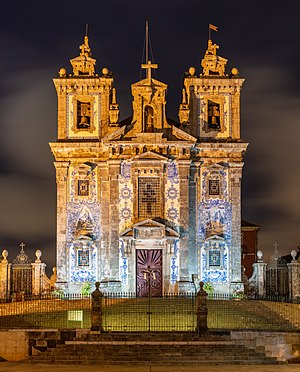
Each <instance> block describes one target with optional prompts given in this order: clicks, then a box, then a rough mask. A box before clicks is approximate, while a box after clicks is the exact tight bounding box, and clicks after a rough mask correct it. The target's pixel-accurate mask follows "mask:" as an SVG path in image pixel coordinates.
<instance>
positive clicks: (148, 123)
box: [144, 106, 154, 132]
mask: <svg viewBox="0 0 300 372" xmlns="http://www.w3.org/2000/svg"><path fill="white" fill-rule="evenodd" d="M144 123H145V132H154V110H153V108H152V107H151V106H146V107H145V111H144Z"/></svg>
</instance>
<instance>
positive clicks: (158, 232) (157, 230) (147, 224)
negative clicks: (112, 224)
mask: <svg viewBox="0 0 300 372" xmlns="http://www.w3.org/2000/svg"><path fill="white" fill-rule="evenodd" d="M120 237H122V238H134V239H164V238H173V239H177V238H179V234H178V233H177V231H175V230H173V229H171V228H169V227H166V226H165V225H164V224H162V223H160V222H157V221H154V220H151V219H146V220H144V221H141V222H138V223H135V224H133V225H132V226H131V227H130V228H127V229H126V230H124V231H122V232H121V233H120Z"/></svg>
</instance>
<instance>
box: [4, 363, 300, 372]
mask: <svg viewBox="0 0 300 372" xmlns="http://www.w3.org/2000/svg"><path fill="white" fill-rule="evenodd" d="M4 371H5V372H6V371H8V372H48V371H55V372H65V371H72V372H85V371H90V372H175V371H176V372H196V371H197V372H217V371H222V372H300V364H290V365H253V366H251V365H242V366H241V365H221V364H220V365H213V366H212V365H207V366H206V365H202V366H193V367H184V366H151V365H149V366H112V365H110V366H93V365H58V364H51V365H45V364H27V363H14V362H2V363H0V372H4Z"/></svg>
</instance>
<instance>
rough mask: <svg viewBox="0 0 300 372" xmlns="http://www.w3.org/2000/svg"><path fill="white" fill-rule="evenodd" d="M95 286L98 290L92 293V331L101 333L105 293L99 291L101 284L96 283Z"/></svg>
mask: <svg viewBox="0 0 300 372" xmlns="http://www.w3.org/2000/svg"><path fill="white" fill-rule="evenodd" d="M95 286H96V289H95V290H94V291H93V292H92V293H91V296H92V312H91V323H92V325H91V331H100V332H101V330H102V298H103V293H102V292H101V291H100V290H99V287H100V282H96V283H95Z"/></svg>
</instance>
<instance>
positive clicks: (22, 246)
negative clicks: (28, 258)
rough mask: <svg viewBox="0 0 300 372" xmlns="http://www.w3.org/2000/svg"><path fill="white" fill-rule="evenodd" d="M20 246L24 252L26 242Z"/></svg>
mask: <svg viewBox="0 0 300 372" xmlns="http://www.w3.org/2000/svg"><path fill="white" fill-rule="evenodd" d="M20 247H21V253H23V252H24V247H25V244H24V243H21V244H20Z"/></svg>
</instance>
